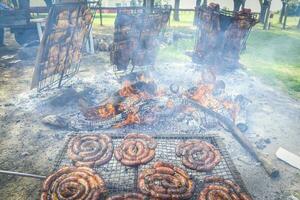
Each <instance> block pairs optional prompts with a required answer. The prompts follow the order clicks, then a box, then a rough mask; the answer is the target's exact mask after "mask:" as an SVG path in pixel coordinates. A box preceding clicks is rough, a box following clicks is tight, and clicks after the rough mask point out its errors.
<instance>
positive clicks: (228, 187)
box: [198, 176, 252, 200]
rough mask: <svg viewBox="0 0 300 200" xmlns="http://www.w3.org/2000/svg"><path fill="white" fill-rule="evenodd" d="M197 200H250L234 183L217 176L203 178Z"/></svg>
mask: <svg viewBox="0 0 300 200" xmlns="http://www.w3.org/2000/svg"><path fill="white" fill-rule="evenodd" d="M204 184H205V185H204V189H203V190H202V191H201V193H200V195H199V198H198V200H218V199H225V200H226V199H228V200H252V199H251V197H250V196H248V195H247V194H246V193H243V192H241V188H240V186H239V185H237V184H236V183H235V182H233V181H231V180H228V179H224V178H222V177H218V176H210V177H205V179H204Z"/></svg>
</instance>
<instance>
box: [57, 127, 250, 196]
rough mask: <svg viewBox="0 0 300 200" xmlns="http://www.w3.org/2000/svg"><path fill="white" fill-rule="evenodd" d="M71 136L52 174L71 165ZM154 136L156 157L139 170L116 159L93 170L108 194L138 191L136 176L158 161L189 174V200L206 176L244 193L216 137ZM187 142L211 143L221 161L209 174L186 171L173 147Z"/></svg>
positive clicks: (116, 139) (117, 140) (116, 142)
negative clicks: (236, 186) (229, 183)
mask: <svg viewBox="0 0 300 200" xmlns="http://www.w3.org/2000/svg"><path fill="white" fill-rule="evenodd" d="M111 136H112V138H113V145H114V147H116V146H118V145H119V144H120V143H121V142H122V140H123V138H124V136H125V134H123V133H119V135H117V134H115V133H114V134H111ZM72 137H74V135H71V136H70V137H69V138H68V139H67V141H66V143H65V146H64V148H63V149H62V150H61V152H60V153H59V155H58V157H57V160H56V165H55V167H54V171H53V172H55V171H56V170H57V169H59V168H60V167H62V166H66V165H67V166H70V165H72V162H71V161H70V160H69V159H68V156H67V153H66V152H67V146H68V142H69V141H70V139H71V138H72ZM153 137H154V138H155V139H156V141H157V142H158V146H157V148H156V156H155V158H154V159H153V160H152V161H151V162H149V163H148V164H146V165H141V166H138V167H126V166H123V165H122V164H121V163H120V162H118V161H116V159H115V158H114V157H113V158H112V159H111V160H110V161H109V162H108V163H107V164H105V165H103V166H100V167H96V168H94V169H95V170H96V171H97V172H98V173H99V174H101V176H102V177H103V178H104V180H105V182H106V187H107V189H108V191H109V194H108V195H114V194H120V193H124V192H133V191H135V192H137V191H138V189H137V176H138V174H139V172H141V171H142V170H143V169H145V168H149V167H151V166H152V165H153V163H154V162H156V161H158V160H161V161H165V162H170V163H173V164H174V165H176V166H179V167H181V168H182V169H184V170H186V171H187V172H188V174H189V175H190V176H191V177H192V179H193V181H194V182H195V185H196V189H195V191H194V195H193V197H192V198H191V199H197V197H198V195H199V192H200V191H201V189H202V188H203V179H204V177H205V176H209V175H216V176H221V177H223V178H226V179H231V180H234V181H235V182H236V183H237V184H239V185H240V186H241V189H242V191H243V192H246V193H247V189H246V188H245V186H244V183H243V180H242V179H241V176H240V174H239V172H238V171H237V170H236V167H235V165H234V164H233V162H232V160H231V158H230V156H229V153H228V152H227V151H226V149H225V147H224V145H223V143H222V142H221V141H220V139H219V138H218V137H216V136H214V135H212V136H199V135H198V136H197V135H188V134H182V135H178V134H177V135H153ZM187 139H201V140H204V141H207V142H209V143H211V144H213V145H214V146H215V147H216V148H217V149H218V150H219V151H220V152H221V162H220V163H219V164H218V165H217V166H216V167H215V168H214V169H213V170H212V171H211V172H197V171H194V170H190V169H187V168H186V167H185V166H183V165H182V163H181V158H179V157H177V156H176V155H175V148H176V145H177V144H178V142H180V141H183V140H187Z"/></svg>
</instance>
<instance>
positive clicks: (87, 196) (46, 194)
mask: <svg viewBox="0 0 300 200" xmlns="http://www.w3.org/2000/svg"><path fill="white" fill-rule="evenodd" d="M105 192H106V189H105V184H104V181H103V179H102V178H101V177H100V176H99V175H98V174H96V172H95V171H94V170H92V169H90V168H88V167H63V168H61V169H60V170H58V171H57V172H56V173H54V174H52V175H50V176H49V177H47V179H46V180H45V181H44V183H43V186H42V194H41V198H40V199H41V200H49V199H59V200H73V199H74V200H75V199H76V200H80V199H81V200H83V199H84V200H98V199H99V198H100V197H101V196H102V195H103V193H105Z"/></svg>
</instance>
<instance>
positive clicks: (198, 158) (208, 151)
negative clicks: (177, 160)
mask: <svg viewBox="0 0 300 200" xmlns="http://www.w3.org/2000/svg"><path fill="white" fill-rule="evenodd" d="M176 155H177V156H179V157H182V163H183V165H185V166H186V167H188V168H190V169H194V170H197V171H211V170H212V169H213V168H214V167H215V166H216V165H218V164H219V162H220V161H221V154H220V152H219V151H218V150H217V149H216V148H215V147H214V146H213V145H212V144H210V143H208V142H205V141H202V140H187V141H185V142H181V143H179V144H178V145H177V147H176Z"/></svg>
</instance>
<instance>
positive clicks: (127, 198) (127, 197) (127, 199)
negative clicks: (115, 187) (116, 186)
mask: <svg viewBox="0 0 300 200" xmlns="http://www.w3.org/2000/svg"><path fill="white" fill-rule="evenodd" d="M145 199H146V197H145V196H144V195H143V194H140V193H125V194H121V195H115V196H112V197H109V198H108V199H106V200H145Z"/></svg>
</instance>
